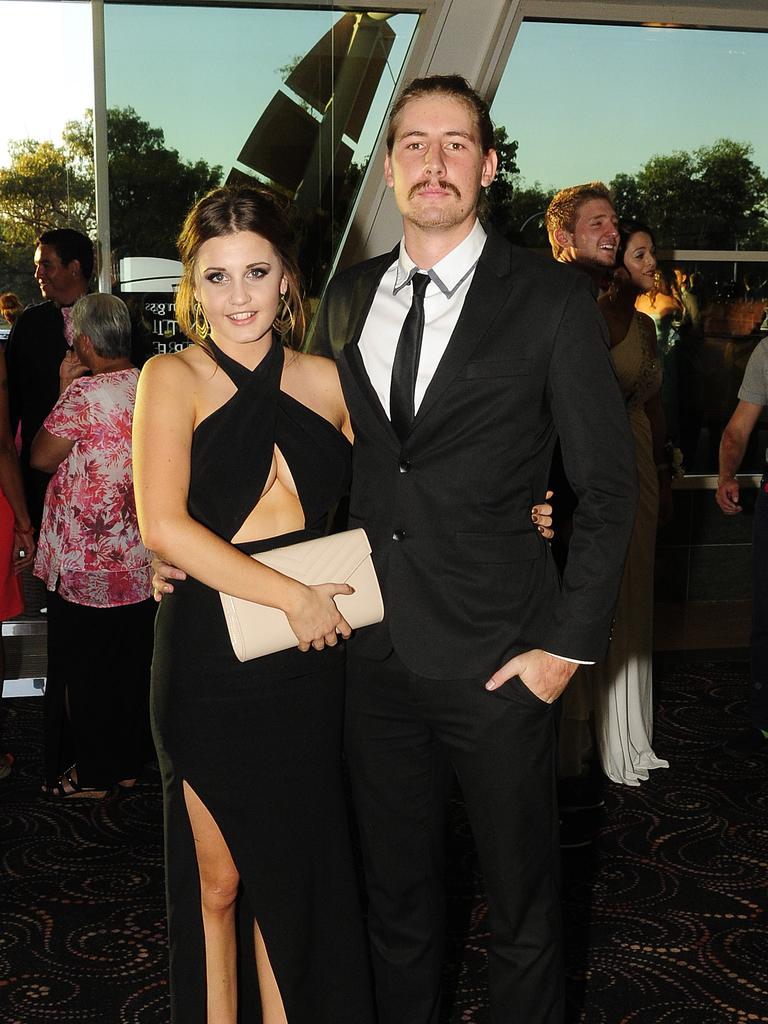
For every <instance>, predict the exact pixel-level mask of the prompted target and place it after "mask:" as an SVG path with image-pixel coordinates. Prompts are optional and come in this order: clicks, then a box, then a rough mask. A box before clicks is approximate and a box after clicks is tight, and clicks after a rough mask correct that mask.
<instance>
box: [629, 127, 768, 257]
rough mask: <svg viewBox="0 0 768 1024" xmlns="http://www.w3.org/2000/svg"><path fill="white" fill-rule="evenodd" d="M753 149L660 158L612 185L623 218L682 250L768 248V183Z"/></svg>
mask: <svg viewBox="0 0 768 1024" xmlns="http://www.w3.org/2000/svg"><path fill="white" fill-rule="evenodd" d="M752 152H753V150H752V146H751V145H750V144H749V143H742V142H734V141H733V140H731V139H719V140H718V141H717V142H715V143H713V144H712V145H711V146H701V147H700V148H699V149H696V150H694V151H693V152H692V153H686V152H676V153H672V154H671V155H669V156H654V157H652V158H651V159H650V160H648V161H647V162H646V163H645V164H644V165H643V166H642V167H641V168H640V170H639V171H638V173H637V174H636V175H634V176H633V175H629V174H618V175H617V176H616V177H615V178H614V179H613V181H612V182H611V189H612V190H613V192H614V195H615V197H616V207H617V209H618V210H619V212H620V213H621V215H622V217H625V218H630V217H631V218H634V219H640V220H645V221H646V222H647V223H648V224H650V225H651V227H653V229H654V231H655V233H656V236H657V242H658V244H659V245H661V246H663V247H665V248H678V249H734V248H739V249H750V248H764V247H765V246H766V244H768V178H766V176H765V175H764V174H763V172H762V171H761V170H760V168H759V167H758V166H757V164H756V163H755V162H754V160H753V159H752Z"/></svg>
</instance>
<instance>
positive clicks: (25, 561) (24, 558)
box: [13, 526, 35, 576]
mask: <svg viewBox="0 0 768 1024" xmlns="http://www.w3.org/2000/svg"><path fill="white" fill-rule="evenodd" d="M34 560H35V531H34V528H33V527H32V526H30V527H29V529H27V530H14V531H13V571H14V573H15V574H16V575H17V576H18V574H19V573H20V572H23V571H24V570H25V569H26V568H27V566H28V565H32V563H33V562H34Z"/></svg>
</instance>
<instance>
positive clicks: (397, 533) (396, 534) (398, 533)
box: [392, 530, 405, 541]
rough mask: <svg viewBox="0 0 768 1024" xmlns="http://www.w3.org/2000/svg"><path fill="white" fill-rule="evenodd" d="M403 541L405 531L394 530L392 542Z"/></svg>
mask: <svg viewBox="0 0 768 1024" xmlns="http://www.w3.org/2000/svg"><path fill="white" fill-rule="evenodd" d="M404 539H405V530H395V532H394V533H393V534H392V540H397V541H400V540H404Z"/></svg>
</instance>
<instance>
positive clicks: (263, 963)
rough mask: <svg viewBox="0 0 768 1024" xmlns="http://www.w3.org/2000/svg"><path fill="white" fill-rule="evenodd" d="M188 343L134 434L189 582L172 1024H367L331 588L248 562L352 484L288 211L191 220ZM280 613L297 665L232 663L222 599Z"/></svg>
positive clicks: (284, 661)
mask: <svg viewBox="0 0 768 1024" xmlns="http://www.w3.org/2000/svg"><path fill="white" fill-rule="evenodd" d="M179 249H180V253H181V258H182V261H183V263H184V278H183V281H182V285H181V287H180V289H179V294H178V297H177V316H178V319H179V322H180V324H181V325H182V327H183V329H184V330H185V333H187V335H188V336H189V337H190V338H192V340H194V341H195V342H196V344H195V345H194V346H191V347H190V348H188V349H186V350H184V351H183V352H179V353H174V354H172V355H163V356H157V357H156V358H154V359H152V360H150V362H149V363H148V364H147V365H146V366H145V368H144V370H143V372H142V376H141V380H140V384H139V393H138V397H137V404H136V413H135V423H134V474H135V486H136V499H137V508H138V513H139V522H140V526H141V530H142V536H143V539H144V541H145V543H146V544H147V546H148V547H149V548H151V549H152V550H154V551H156V552H158V553H159V554H160V555H161V556H162V557H163V558H164V559H167V560H168V561H169V562H172V563H173V564H174V565H176V566H178V567H179V568H180V569H182V570H184V572H185V573H186V579H185V580H184V581H182V582H177V583H176V585H175V589H174V593H172V594H168V595H167V596H166V598H165V600H164V601H163V602H162V605H161V607H160V609H159V613H158V619H157V627H156V639H155V656H154V662H153V672H152V715H153V730H154V734H155V741H156V744H157V748H158V754H159V758H160V764H161V768H162V773H163V787H164V806H165V832H166V870H167V899H168V917H169V936H170V962H171V1005H172V1021H174V1022H175V1024H204V1022H207V1024H236V1022H238V1021H239V1022H240V1024H244V1022H250V1021H259V1020H262V1019H263V1021H264V1024H281V1022H286V1021H288V1022H290V1024H323V1022H327V1024H340V1022H342V1021H343V1022H344V1024H369V1022H370V1021H371V1020H372V1010H371V1002H370V995H369V980H368V969H367V957H366V952H365V945H364V937H363V930H362V924H361V915H360V908H359V903H358V894H357V891H356V882H355V877H354V870H353V863H352V858H351V854H350V846H349V835H348V826H347V820H346V812H345V801H344V794H343V788H342V776H341V765H340V751H341V724H342V701H343V654H342V651H341V649H340V647H339V645H338V642H337V641H338V638H339V636H346V635H348V633H349V627H348V625H347V623H346V622H345V620H344V619H343V617H342V616H341V615H340V613H339V612H338V610H337V608H336V605H335V604H334V601H333V597H334V595H336V594H340V593H347V592H348V588H347V587H346V586H345V585H335V584H334V583H333V581H329V582H328V583H327V584H324V585H322V586H318V587H306V586H304V585H302V584H299V583H297V582H295V581H294V580H291V579H289V578H288V577H285V576H282V575H281V574H280V573H277V572H275V571H273V570H271V569H269V568H267V567H265V566H263V565H261V564H259V563H258V562H256V561H254V560H253V559H251V558H249V557H248V555H249V554H251V553H253V552H256V551H263V550H266V549H268V548H272V547H278V546H282V545H285V544H290V543H293V542H297V541H300V540H304V539H307V538H310V537H314V536H318V535H321V534H322V533H323V532H324V529H325V521H326V517H327V513H328V511H329V509H332V508H333V507H334V505H335V503H336V502H337V500H338V498H339V497H340V496H341V495H342V494H343V493H344V492H345V490H346V488H347V485H348V477H349V472H350V440H351V431H350V425H349V418H348V415H347V411H346V408H345V405H344V401H343V398H342V394H341V389H340V386H339V381H338V376H337V373H336V368H335V366H334V364H333V362H332V361H330V360H328V359H323V358H320V357H317V356H310V355H305V354H302V353H299V352H297V351H295V350H291V349H287V348H286V347H285V346H284V344H283V339H282V338H281V337H280V332H281V330H282V328H283V327H285V326H286V325H289V326H290V327H291V328H292V331H291V333H292V340H293V342H294V343H295V344H300V343H301V338H302V329H303V326H304V324H303V315H302V310H301V303H300V298H299V293H298V282H297V272H296V261H295V256H294V250H293V245H292V238H291V231H290V228H289V222H288V219H287V217H286V214H285V212H284V211H283V210H282V209H281V208H280V206H279V205H278V204H277V202H276V200H275V199H274V198H273V197H271V196H270V195H269V194H268V193H266V192H264V191H262V190H260V189H257V188H243V189H240V190H236V189H230V188H222V189H217V190H216V191H214V192H212V193H211V194H209V195H208V196H206V197H205V198H204V199H202V200H201V201H200V202H199V203H198V204H197V205H196V206H195V207H194V208H193V210H192V211H191V213H190V214H189V216H188V217H187V220H186V223H185V225H184V228H183V230H182V233H181V236H180V238H179ZM219 590H226V591H227V592H228V593H231V594H234V595H235V596H239V597H244V598H248V599H250V600H253V601H257V602H259V603H261V604H266V605H270V606H272V607H277V608H280V609H282V610H283V611H284V612H285V614H286V615H287V616H288V619H289V622H290V623H291V626H292V628H293V630H294V632H295V634H296V638H297V639H296V643H297V646H296V648H293V649H291V650H289V651H285V652H282V653H279V654H275V655H270V656H268V657H264V658H261V659H258V660H256V661H251V662H246V663H244V664H241V663H240V662H238V661H237V660H236V658H235V655H234V653H233V651H232V647H231V645H230V642H229V637H228V634H227V631H226V627H225V623H224V616H223V612H222V608H221V604H220V600H219V595H218V593H217V591H219Z"/></svg>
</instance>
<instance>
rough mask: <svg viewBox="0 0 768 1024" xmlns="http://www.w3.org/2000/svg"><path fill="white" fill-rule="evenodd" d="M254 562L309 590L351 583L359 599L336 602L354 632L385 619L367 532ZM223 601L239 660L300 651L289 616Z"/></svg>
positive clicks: (308, 543) (264, 554)
mask: <svg viewBox="0 0 768 1024" xmlns="http://www.w3.org/2000/svg"><path fill="white" fill-rule="evenodd" d="M251 557H252V558H255V559H256V560H257V561H258V562H261V563H262V564H263V565H268V566H269V567H270V569H276V570H277V571H278V572H281V573H283V575H284V576H290V577H291V578H292V579H294V580H298V581H299V582H300V583H304V584H306V585H307V586H313V585H315V584H318V583H348V584H349V585H350V586H351V587H354V588H355V592H354V594H339V595H337V596H336V597H334V601H335V602H336V606H337V607H338V609H339V611H340V612H341V614H342V615H343V616H344V618H345V619H346V620H347V622H348V623H349V624H350V626H351V627H352V628H353V629H359V628H360V627H361V626H371V625H373V623H374V622H381V620H382V619H383V618H384V602H383V601H382V598H381V589H380V588H379V581H378V579H377V578H376V571H375V569H374V568H373V560H372V559H371V545H370V544H369V543H368V537H367V536H366V533H365V530H347V531H346V532H344V533H332V534H330V536H328V537H317V538H315V539H314V540H305V541H301V542H300V543H298V544H289V545H288V546H287V547H284V548H273V550H272V551H260V552H259V553H258V554H256V555H251ZM219 596H220V597H221V604H222V607H223V609H224V617H225V619H226V620H227V629H228V630H229V637H230V640H231V641H232V648H233V649H234V652H235V656H236V657H237V659H238V661H250V660H251V658H261V657H263V655H265V654H274V653H275V651H285V650H287V649H288V648H289V647H297V646H298V643H299V642H298V640H297V639H296V634H295V633H294V632H293V630H292V629H291V627H290V625H289V624H288V619H287V617H286V615H285V612H283V611H281V610H280V609H279V608H270V607H269V606H268V605H264V604H256V603H255V602H254V601H246V600H245V598H242V597H231V596H230V595H229V594H222V593H220V594H219Z"/></svg>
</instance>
